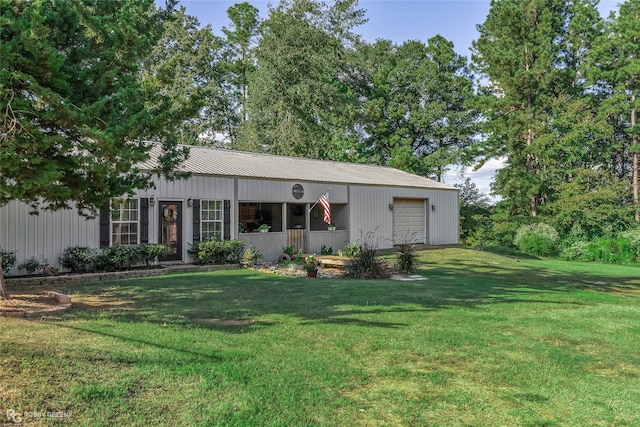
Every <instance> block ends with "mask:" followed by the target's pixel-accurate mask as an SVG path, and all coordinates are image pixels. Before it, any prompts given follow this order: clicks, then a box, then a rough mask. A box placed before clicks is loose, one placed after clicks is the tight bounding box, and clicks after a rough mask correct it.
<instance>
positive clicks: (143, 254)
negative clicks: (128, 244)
mask: <svg viewBox="0 0 640 427" xmlns="http://www.w3.org/2000/svg"><path fill="white" fill-rule="evenodd" d="M138 251H139V254H140V259H141V260H142V261H143V262H144V263H145V265H146V266H147V267H148V266H149V265H150V264H151V263H152V262H154V261H155V260H156V259H157V258H158V257H161V256H165V255H166V254H167V247H166V246H165V245H162V244H159V243H142V244H140V245H138Z"/></svg>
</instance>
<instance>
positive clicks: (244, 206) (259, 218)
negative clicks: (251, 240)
mask: <svg viewBox="0 0 640 427" xmlns="http://www.w3.org/2000/svg"><path fill="white" fill-rule="evenodd" d="M263 224H266V225H268V226H269V227H271V228H270V229H269V231H271V232H273V231H276V232H279V231H282V203H240V204H239V206H238V229H239V230H240V232H241V233H245V232H246V233H251V232H255V231H258V227H260V226H261V225H263Z"/></svg>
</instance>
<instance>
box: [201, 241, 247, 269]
mask: <svg viewBox="0 0 640 427" xmlns="http://www.w3.org/2000/svg"><path fill="white" fill-rule="evenodd" d="M244 249H245V247H244V242H243V241H241V240H214V239H212V240H207V241H204V242H200V243H198V244H197V250H198V252H197V258H196V262H197V263H199V264H226V263H232V264H233V263H240V262H241V260H242V255H243V253H244Z"/></svg>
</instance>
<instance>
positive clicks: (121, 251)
mask: <svg viewBox="0 0 640 427" xmlns="http://www.w3.org/2000/svg"><path fill="white" fill-rule="evenodd" d="M141 261H142V255H141V253H140V248H139V247H138V246H137V245H136V246H127V245H116V246H109V247H108V248H104V249H103V250H102V255H100V256H99V257H98V262H97V264H98V268H99V269H100V270H105V271H122V270H128V269H130V268H131V267H133V266H134V265H136V264H139V263H140V262H141Z"/></svg>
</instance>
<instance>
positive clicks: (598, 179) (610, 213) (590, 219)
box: [547, 169, 633, 240]
mask: <svg viewBox="0 0 640 427" xmlns="http://www.w3.org/2000/svg"><path fill="white" fill-rule="evenodd" d="M628 186H629V181H628V180H620V179H617V178H616V177H614V176H611V175H610V174H608V173H606V172H604V171H595V170H587V169H580V170H576V171H575V174H574V177H573V179H572V180H571V181H569V182H565V183H563V184H561V185H559V186H558V193H557V198H556V201H555V202H553V203H550V204H549V206H548V208H547V212H548V214H549V215H551V216H552V223H553V225H554V226H555V227H557V229H558V230H559V231H560V233H561V234H562V235H564V236H566V235H571V233H572V230H574V227H580V228H579V230H580V234H581V235H582V236H583V237H584V238H585V239H586V240H589V239H595V238H597V237H599V236H603V235H605V234H611V235H613V234H616V233H618V232H620V231H622V230H626V229H627V228H629V227H630V226H631V224H632V223H633V210H632V205H631V201H630V198H629V194H628V191H627V188H628Z"/></svg>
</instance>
